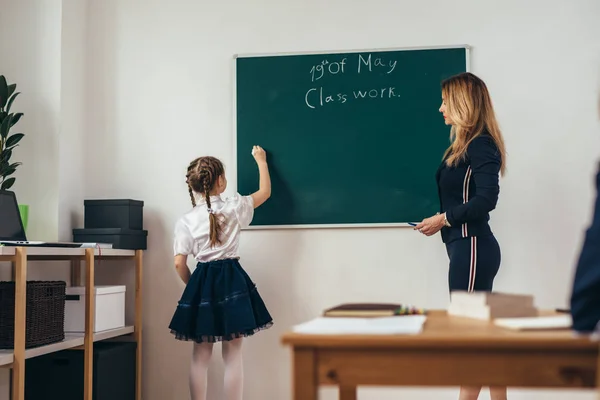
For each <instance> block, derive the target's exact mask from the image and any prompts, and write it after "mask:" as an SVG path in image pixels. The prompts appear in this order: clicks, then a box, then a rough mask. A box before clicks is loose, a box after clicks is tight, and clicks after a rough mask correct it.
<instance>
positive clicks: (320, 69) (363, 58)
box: [309, 53, 398, 82]
mask: <svg viewBox="0 0 600 400" xmlns="http://www.w3.org/2000/svg"><path fill="white" fill-rule="evenodd" d="M354 61H355V62H356V66H355V67H354V68H355V70H356V72H357V73H359V74H360V73H361V72H373V71H384V72H385V73H386V74H391V73H392V72H394V70H395V69H396V66H397V65H398V61H397V60H390V59H386V58H384V57H373V55H372V54H370V53H369V54H368V55H362V54H358V55H357V56H356V59H354ZM347 65H348V58H347V57H344V58H342V59H341V60H333V61H332V60H328V59H324V60H321V62H319V63H318V64H315V65H313V66H312V67H311V68H310V71H309V73H310V80H311V82H315V81H318V80H320V79H322V78H324V77H325V75H326V74H327V75H338V74H344V73H345V72H346V71H348V69H349V67H348V66H347Z"/></svg>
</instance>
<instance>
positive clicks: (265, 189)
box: [251, 146, 271, 208]
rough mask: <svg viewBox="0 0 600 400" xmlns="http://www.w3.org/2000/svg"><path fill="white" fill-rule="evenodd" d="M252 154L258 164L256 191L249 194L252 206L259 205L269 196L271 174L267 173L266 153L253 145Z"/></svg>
mask: <svg viewBox="0 0 600 400" xmlns="http://www.w3.org/2000/svg"><path fill="white" fill-rule="evenodd" d="M252 155H253V156H254V159H255V160H256V165H258V175H259V182H258V191H256V192H254V193H252V194H251V196H252V200H253V201H254V208H257V207H259V206H260V205H261V204H263V203H264V202H265V201H267V200H268V199H269V197H271V176H270V175H269V166H268V165H267V154H266V153H265V151H264V150H263V148H262V147H260V146H254V148H253V149H252Z"/></svg>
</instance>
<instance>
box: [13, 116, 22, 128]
mask: <svg viewBox="0 0 600 400" xmlns="http://www.w3.org/2000/svg"><path fill="white" fill-rule="evenodd" d="M22 116H23V113H16V114H13V117H12V121H11V122H10V126H11V127H12V126H15V125H16V123H17V122H19V120H20V119H21V117H22Z"/></svg>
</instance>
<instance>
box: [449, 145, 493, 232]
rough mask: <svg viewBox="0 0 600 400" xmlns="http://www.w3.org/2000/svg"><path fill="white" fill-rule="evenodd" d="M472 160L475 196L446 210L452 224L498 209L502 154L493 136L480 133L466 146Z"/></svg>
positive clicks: (473, 218)
mask: <svg viewBox="0 0 600 400" xmlns="http://www.w3.org/2000/svg"><path fill="white" fill-rule="evenodd" d="M467 156H468V157H469V160H470V162H471V167H470V168H471V179H473V181H474V183H475V196H473V197H472V198H471V199H470V200H469V201H467V202H466V203H464V204H461V205H459V206H456V207H454V208H452V209H450V210H447V211H446V218H447V219H448V222H449V223H450V225H451V226H456V225H460V224H463V223H465V222H469V221H471V220H475V219H479V218H481V217H483V216H484V215H485V214H487V213H489V212H490V211H492V210H493V209H494V208H496V204H497V202H498V194H499V193H500V185H499V182H498V181H499V174H500V162H501V161H500V153H499V152H498V149H497V147H496V146H495V145H494V142H493V140H492V139H491V138H489V137H487V136H480V137H478V138H476V139H474V140H473V141H472V142H471V143H470V144H469V147H468V149H467Z"/></svg>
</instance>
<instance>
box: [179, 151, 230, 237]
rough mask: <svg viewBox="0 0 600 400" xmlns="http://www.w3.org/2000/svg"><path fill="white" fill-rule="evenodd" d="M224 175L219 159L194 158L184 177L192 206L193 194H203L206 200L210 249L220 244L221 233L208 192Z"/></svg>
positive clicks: (193, 201) (194, 204)
mask: <svg viewBox="0 0 600 400" xmlns="http://www.w3.org/2000/svg"><path fill="white" fill-rule="evenodd" d="M224 174H225V168H224V167H223V163H222V162H221V161H220V160H219V159H217V158H215V157H210V156H205V157H199V158H196V159H195V160H194V161H192V162H191V163H190V165H189V166H188V169H187V174H186V175H185V177H186V183H187V185H188V190H189V192H190V199H191V200H192V205H193V206H194V207H196V199H195V198H194V192H196V193H200V194H203V195H204V199H205V200H206V207H207V208H208V217H209V220H210V246H211V247H214V246H215V245H217V244H220V243H221V240H220V237H219V236H220V233H221V227H220V225H219V221H218V220H217V216H216V215H215V212H214V211H213V209H212V208H211V204H210V192H211V191H212V190H213V188H214V187H215V184H216V183H217V180H218V179H219V177H220V176H223V175H224Z"/></svg>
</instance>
